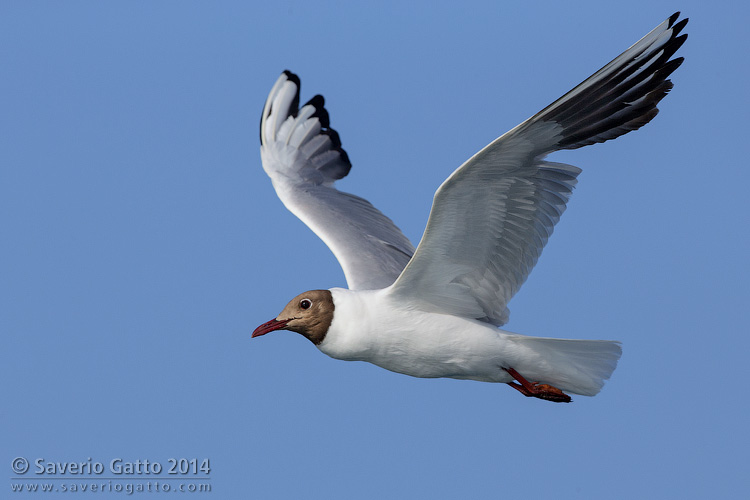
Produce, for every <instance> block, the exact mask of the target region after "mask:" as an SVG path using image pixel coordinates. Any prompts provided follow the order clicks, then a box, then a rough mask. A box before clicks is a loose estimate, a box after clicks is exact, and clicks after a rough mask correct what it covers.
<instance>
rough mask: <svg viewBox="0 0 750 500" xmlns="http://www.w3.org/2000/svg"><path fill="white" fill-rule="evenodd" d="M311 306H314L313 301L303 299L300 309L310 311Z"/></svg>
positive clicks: (300, 302)
mask: <svg viewBox="0 0 750 500" xmlns="http://www.w3.org/2000/svg"><path fill="white" fill-rule="evenodd" d="M310 306H312V300H310V299H302V300H300V301H299V307H300V309H310Z"/></svg>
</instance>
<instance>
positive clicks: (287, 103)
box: [260, 71, 414, 289]
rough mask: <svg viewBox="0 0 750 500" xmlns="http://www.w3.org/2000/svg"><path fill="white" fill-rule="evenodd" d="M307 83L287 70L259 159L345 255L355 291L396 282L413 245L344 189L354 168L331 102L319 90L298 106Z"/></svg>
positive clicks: (286, 197)
mask: <svg viewBox="0 0 750 500" xmlns="http://www.w3.org/2000/svg"><path fill="white" fill-rule="evenodd" d="M299 91H300V81H299V78H298V77H297V75H295V74H294V73H291V72H290V71H284V72H283V73H282V74H281V76H280V77H279V79H278V80H277V81H276V83H275V84H274V86H273V88H272V89H271V93H270V94H269V96H268V100H266V105H265V107H264V108H263V114H262V116H261V120H260V144H261V146H260V157H261V160H262V161H263V168H264V170H265V171H266V173H267V174H268V176H269V177H270V178H271V181H272V183H273V187H274V189H275V190H276V194H277V195H278V196H279V198H280V199H281V201H282V202H283V203H284V205H285V206H286V207H287V208H288V209H289V211H290V212H292V213H293V214H294V215H296V216H297V217H299V219H300V220H301V221H302V222H304V223H305V224H307V226H308V227H309V228H310V229H312V230H313V232H314V233H315V234H317V235H318V236H319V237H320V239H322V240H323V241H324V242H325V244H326V245H328V248H330V249H331V251H332V252H333V254H334V255H335V256H336V259H338V261H339V264H341V267H342V268H343V270H344V275H345V276H346V282H347V284H348V285H349V288H351V289H378V288H385V287H387V286H389V285H391V284H392V283H393V282H394V280H395V279H396V278H397V277H398V276H399V274H400V273H401V271H402V270H403V269H404V266H406V263H407V262H409V259H410V258H411V256H412V254H413V253H414V246H412V244H411V242H410V241H409V240H408V239H407V238H406V236H404V235H403V233H402V232H401V230H399V228H397V227H396V225H395V224H394V223H393V222H392V221H391V220H390V219H389V218H388V217H386V216H385V215H383V214H382V213H381V212H380V211H379V210H378V209H376V208H375V207H373V206H372V204H370V202H368V201H367V200H365V199H363V198H360V197H358V196H354V195H351V194H347V193H343V192H341V191H338V190H337V189H336V188H335V187H334V186H333V184H334V182H335V181H336V180H338V179H341V178H343V177H345V176H346V175H347V174H348V173H349V170H350V169H351V163H350V162H349V157H348V156H347V154H346V151H344V150H343V149H342V148H341V141H340V140H339V136H338V134H337V133H336V131H335V130H333V129H332V128H330V126H329V118H328V112H327V111H326V109H325V107H324V105H325V101H324V100H323V97H322V96H320V95H316V96H315V97H313V98H312V99H310V101H308V102H307V104H305V105H304V106H302V107H301V108H299Z"/></svg>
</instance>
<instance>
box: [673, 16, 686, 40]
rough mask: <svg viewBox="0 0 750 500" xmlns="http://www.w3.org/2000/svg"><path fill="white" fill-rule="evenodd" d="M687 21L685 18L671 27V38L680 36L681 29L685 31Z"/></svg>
mask: <svg viewBox="0 0 750 500" xmlns="http://www.w3.org/2000/svg"><path fill="white" fill-rule="evenodd" d="M689 20H690V19H688V18H687V17H686V18H685V19H683V20H682V21H680V22H679V23H677V24H675V25H674V26H672V36H677V35H679V34H680V31H682V30H683V29H685V26H687V23H688V21H689Z"/></svg>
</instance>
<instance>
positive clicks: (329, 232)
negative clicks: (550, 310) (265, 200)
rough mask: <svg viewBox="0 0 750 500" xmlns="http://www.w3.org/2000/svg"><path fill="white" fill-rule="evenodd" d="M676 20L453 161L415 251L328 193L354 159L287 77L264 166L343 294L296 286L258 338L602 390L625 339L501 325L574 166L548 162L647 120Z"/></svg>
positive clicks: (530, 391) (668, 62)
mask: <svg viewBox="0 0 750 500" xmlns="http://www.w3.org/2000/svg"><path fill="white" fill-rule="evenodd" d="M678 17H679V13H676V14H674V15H672V16H671V17H670V18H669V19H667V20H666V21H664V22H663V23H662V24H660V25H659V26H657V27H656V28H655V29H654V30H653V31H651V32H650V33H649V34H647V35H646V36H645V37H643V38H642V39H641V40H639V41H638V42H637V43H636V44H635V45H633V46H632V47H630V48H629V49H627V50H626V51H625V52H623V53H622V54H621V55H619V56H618V57H617V58H615V59H614V60H613V61H612V62H610V63H609V64H607V65H606V66H604V67H603V68H602V69H600V70H599V71H597V72H596V73H594V74H593V75H592V76H591V77H589V78H588V79H586V80H585V81H584V82H583V83H581V84H580V85H578V86H577V87H576V88H574V89H573V90H571V91H570V92H568V93H567V94H565V95H564V96H563V97H561V98H560V99H558V100H557V101H555V102H554V103H552V104H551V105H550V106H548V107H546V108H545V109H543V110H542V111H540V112H539V113H537V114H535V115H534V116H532V117H531V118H529V119H528V120H526V121H525V122H523V123H521V124H520V125H518V126H517V127H515V128H514V129H512V130H510V131H509V132H507V133H505V134H504V135H502V136H500V137H499V138H498V139H496V140H494V141H493V142H491V143H490V144H489V145H488V146H486V147H485V148H484V149H482V150H481V151H479V152H478V153H477V154H475V155H474V156H472V157H471V158H469V160H468V161H466V163H464V164H463V165H461V166H460V167H459V168H458V169H457V170H456V171H454V172H453V173H452V174H451V175H450V177H448V179H446V180H445V182H443V184H442V185H441V186H440V188H439V189H438V190H437V192H436V193H435V198H434V201H433V204H432V210H431V212H430V217H429V220H428V221H427V228H426V229H425V232H424V235H423V237H422V241H421V242H420V243H419V246H418V247H417V249H416V251H415V249H414V247H413V246H412V245H411V243H410V242H409V240H408V239H407V238H406V237H405V236H404V235H403V234H402V233H401V231H400V230H399V229H398V228H397V227H396V226H395V225H394V224H393V222H392V221H391V220H390V219H388V218H387V217H386V216H385V215H383V214H382V213H381V212H380V211H378V210H377V209H376V208H375V207H373V206H372V205H371V204H370V203H369V202H368V201H366V200H364V199H362V198H359V197H357V196H354V195H351V194H347V193H343V192H341V191H338V190H336V189H335V188H334V187H333V184H334V182H335V181H336V180H338V179H341V178H342V177H344V176H346V175H347V174H348V173H349V170H350V168H351V163H350V162H349V158H348V156H347V154H346V152H345V151H344V150H343V149H342V148H341V141H340V140H339V136H338V134H337V133H336V132H335V131H334V130H333V129H332V128H330V126H329V118H328V113H327V112H326V110H325V108H324V101H323V98H322V97H321V96H319V95H318V96H315V97H313V98H312V99H311V100H310V101H309V102H308V103H307V104H305V105H304V106H302V107H301V108H299V91H300V81H299V78H298V77H297V76H296V75H294V74H293V73H291V72H289V71H285V72H284V73H283V74H282V75H281V76H280V77H279V79H278V80H277V81H276V84H275V85H274V86H273V88H272V89H271V93H270V95H269V96H268V100H267V101H266V104H265V107H264V109H263V115H262V117H261V123H260V141H261V148H260V154H261V158H262V161H263V168H264V169H265V171H266V173H267V174H268V175H269V177H270V178H271V181H272V182H273V186H274V189H275V190H276V193H277V194H278V196H279V198H280V199H281V201H282V202H283V203H284V205H286V207H287V208H288V209H289V210H290V211H291V212H292V213H294V214H295V215H296V216H297V217H299V218H300V219H301V220H302V221H303V222H304V223H305V224H307V226H308V227H310V229H312V230H313V231H314V232H315V233H316V234H317V235H318V236H319V237H320V238H321V239H322V240H323V241H324V242H325V243H326V244H327V245H328V247H329V248H330V249H331V250H332V251H333V253H334V254H335V256H336V258H337V259H338V261H339V263H340V264H341V267H342V268H343V270H344V274H345V276H346V281H347V284H348V285H349V289H342V288H331V289H330V290H312V291H308V292H305V293H302V294H300V295H298V296H297V297H295V298H294V299H292V301H291V302H289V304H287V306H286V307H285V308H284V310H283V311H281V313H280V314H279V315H278V316H277V317H276V318H275V319H272V320H271V321H269V322H267V323H264V324H263V325H261V326H259V327H258V328H257V329H256V330H255V331H254V332H253V335H252V336H253V337H258V336H261V335H265V334H266V333H269V332H272V331H274V330H280V329H285V330H292V331H295V332H298V333H300V334H302V335H303V336H305V337H306V338H308V339H309V340H310V341H312V342H313V344H315V345H316V346H317V347H318V349H320V350H321V351H323V352H324V353H325V354H327V355H329V356H331V357H333V358H337V359H344V360H361V361H368V362H370V363H374V364H376V365H378V366H381V367H383V368H386V369H388V370H392V371H394V372H398V373H403V374H406V375H411V376H414V377H450V378H457V379H471V380H480V381H485V382H502V383H507V384H509V385H511V386H512V387H513V388H515V389H517V390H518V391H520V392H521V393H522V394H524V395H526V396H534V397H538V398H541V399H546V400H550V401H556V402H568V401H570V397H569V396H568V395H567V394H565V393H564V392H563V391H566V392H570V393H575V394H581V395H585V396H593V395H595V394H597V393H598V392H599V391H600V390H601V388H602V386H603V385H604V381H605V380H606V379H608V378H609V377H610V375H611V374H612V372H613V371H614V369H615V367H616V366H617V361H618V359H619V358H620V354H621V352H622V350H621V348H620V344H619V342H616V341H606V340H565V339H552V338H539V337H528V336H524V335H518V334H514V333H509V332H506V331H503V330H501V329H499V328H498V326H501V325H503V324H504V323H506V322H507V321H508V308H507V307H506V305H507V303H508V301H509V300H510V299H511V297H513V295H514V294H515V293H516V291H518V289H519V288H520V286H521V284H522V283H523V282H524V281H525V280H526V277H527V276H528V274H529V272H530V271H531V269H532V267H534V264H535V263H536V261H537V259H538V258H539V254H540V253H541V251H542V248H543V247H544V245H545V243H546V242H547V239H548V238H549V236H550V235H551V234H552V230H553V227H554V225H555V223H557V221H558V220H559V219H560V216H561V214H562V213H563V211H564V210H565V204H566V202H567V201H568V198H569V197H570V194H571V192H572V190H573V187H574V186H575V184H576V177H577V176H578V174H579V173H580V172H581V170H580V169H579V168H577V167H574V166H572V165H566V164H562V163H552V162H547V161H543V159H544V157H545V156H547V155H548V154H549V153H551V152H553V151H557V150H560V149H576V148H580V147H582V146H587V145H589V144H594V143H597V142H604V141H607V140H610V139H614V138H616V137H619V136H621V135H623V134H626V133H628V132H630V131H631V130H636V129H638V128H640V127H641V126H643V125H645V124H646V123H648V122H649V121H651V119H652V118H654V116H656V114H657V113H658V110H657V107H656V106H657V104H658V103H659V101H660V100H661V99H662V98H663V97H664V96H666V95H667V93H668V92H669V90H670V89H671V88H672V83H671V82H670V81H669V80H668V77H669V75H670V74H671V73H672V72H673V71H674V70H675V69H677V67H678V66H680V64H681V63H682V60H683V59H682V58H681V57H680V58H675V59H670V58H671V57H672V56H673V55H674V53H675V52H676V51H677V49H678V48H679V47H680V46H681V45H682V44H683V42H684V41H685V39H686V38H687V35H684V34H683V35H679V33H680V31H681V30H682V29H683V28H684V27H685V25H686V24H687V19H683V20H681V21H679V22H677V19H678ZM678 35H679V36H678ZM530 381H533V382H530Z"/></svg>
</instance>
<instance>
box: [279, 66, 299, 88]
mask: <svg viewBox="0 0 750 500" xmlns="http://www.w3.org/2000/svg"><path fill="white" fill-rule="evenodd" d="M282 73H284V74H285V75H286V77H287V79H288V80H290V81H292V82H293V83H294V84H296V85H297V87H299V86H300V83H299V77H298V76H297V75H296V74H295V73H292V72H291V71H289V70H288V69H285V70H284V71H282Z"/></svg>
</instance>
